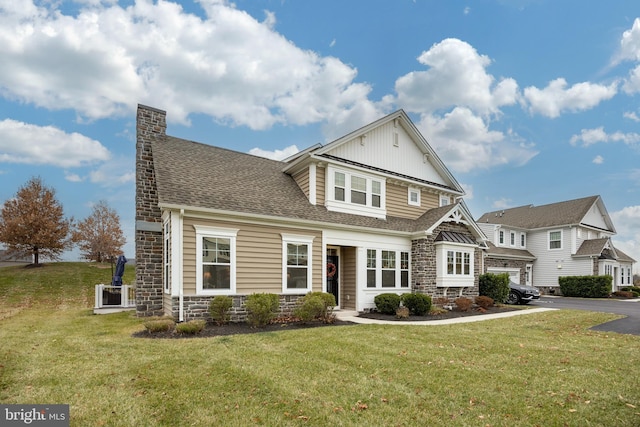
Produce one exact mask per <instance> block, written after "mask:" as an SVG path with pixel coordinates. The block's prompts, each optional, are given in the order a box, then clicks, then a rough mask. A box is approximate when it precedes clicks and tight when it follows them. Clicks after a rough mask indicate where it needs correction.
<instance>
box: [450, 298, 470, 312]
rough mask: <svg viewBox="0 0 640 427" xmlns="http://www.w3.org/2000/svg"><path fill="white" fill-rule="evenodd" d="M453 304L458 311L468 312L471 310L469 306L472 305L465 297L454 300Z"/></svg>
mask: <svg viewBox="0 0 640 427" xmlns="http://www.w3.org/2000/svg"><path fill="white" fill-rule="evenodd" d="M454 302H455V303H456V306H457V307H458V310H460V311H469V309H470V308H471V305H472V304H473V301H471V300H470V299H469V298H467V297H459V298H456V299H455V301H454Z"/></svg>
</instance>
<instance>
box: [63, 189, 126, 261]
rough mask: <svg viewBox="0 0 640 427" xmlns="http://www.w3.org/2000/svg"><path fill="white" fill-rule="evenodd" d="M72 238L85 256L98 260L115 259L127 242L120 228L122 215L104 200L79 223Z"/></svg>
mask: <svg viewBox="0 0 640 427" xmlns="http://www.w3.org/2000/svg"><path fill="white" fill-rule="evenodd" d="M72 239H73V241H74V242H75V243H77V244H78V247H79V248H80V250H81V251H82V256H83V257H84V258H86V259H88V260H91V261H97V262H103V261H109V260H113V258H115V257H116V256H118V255H119V254H120V253H121V252H122V247H123V246H124V244H125V243H126V242H127V240H126V239H125V238H124V233H123V232H122V229H121V228H120V216H119V215H118V213H117V212H116V211H115V210H114V209H111V208H110V207H109V205H108V204H107V202H105V201H104V200H101V201H99V202H98V203H97V204H96V205H94V206H93V211H92V212H91V215H89V216H88V217H87V218H85V219H84V221H81V222H80V223H78V225H77V226H76V229H75V230H74V231H73V235H72Z"/></svg>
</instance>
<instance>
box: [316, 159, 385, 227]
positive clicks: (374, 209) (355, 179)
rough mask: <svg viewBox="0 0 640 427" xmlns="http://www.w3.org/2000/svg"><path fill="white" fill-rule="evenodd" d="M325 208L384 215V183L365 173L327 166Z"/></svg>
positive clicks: (379, 216)
mask: <svg viewBox="0 0 640 427" xmlns="http://www.w3.org/2000/svg"><path fill="white" fill-rule="evenodd" d="M327 177H328V179H327V181H328V182H327V190H326V191H327V193H326V194H327V200H325V205H326V207H327V209H329V210H332V211H337V212H346V213H354V214H361V215H367V216H373V217H377V218H384V217H385V212H384V208H385V201H384V199H385V185H384V183H385V182H384V180H383V179H378V178H376V177H374V176H371V175H367V174H365V173H361V172H358V173H355V172H350V171H347V170H338V169H335V168H334V167H333V166H329V168H328V173H327Z"/></svg>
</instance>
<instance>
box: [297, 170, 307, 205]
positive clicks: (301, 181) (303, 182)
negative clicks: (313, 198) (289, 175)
mask: <svg viewBox="0 0 640 427" xmlns="http://www.w3.org/2000/svg"><path fill="white" fill-rule="evenodd" d="M293 179H294V180H295V181H296V183H297V184H298V187H300V189H301V190H302V191H303V192H304V194H305V196H307V199H308V198H309V169H308V168H307V169H304V170H303V171H301V172H298V173H297V174H295V175H294V176H293Z"/></svg>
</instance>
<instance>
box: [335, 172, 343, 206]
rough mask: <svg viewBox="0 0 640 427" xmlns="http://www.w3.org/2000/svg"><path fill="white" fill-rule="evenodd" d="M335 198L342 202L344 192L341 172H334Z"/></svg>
mask: <svg viewBox="0 0 640 427" xmlns="http://www.w3.org/2000/svg"><path fill="white" fill-rule="evenodd" d="M334 185H335V187H334V188H335V195H334V197H335V199H336V200H339V201H341V202H344V194H345V179H344V174H343V173H342V172H336V173H335V181H334Z"/></svg>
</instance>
